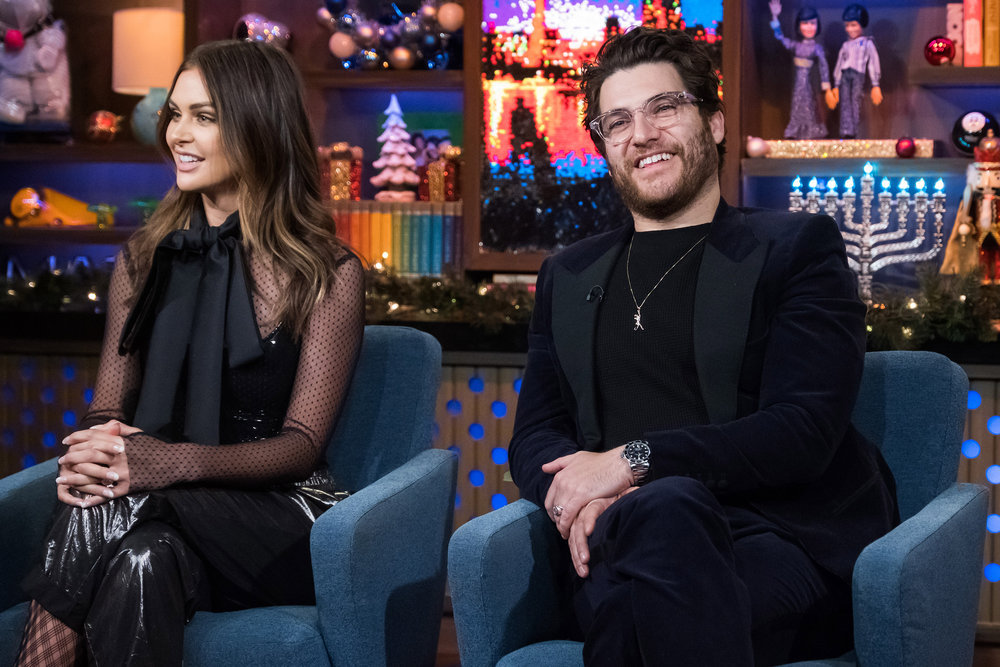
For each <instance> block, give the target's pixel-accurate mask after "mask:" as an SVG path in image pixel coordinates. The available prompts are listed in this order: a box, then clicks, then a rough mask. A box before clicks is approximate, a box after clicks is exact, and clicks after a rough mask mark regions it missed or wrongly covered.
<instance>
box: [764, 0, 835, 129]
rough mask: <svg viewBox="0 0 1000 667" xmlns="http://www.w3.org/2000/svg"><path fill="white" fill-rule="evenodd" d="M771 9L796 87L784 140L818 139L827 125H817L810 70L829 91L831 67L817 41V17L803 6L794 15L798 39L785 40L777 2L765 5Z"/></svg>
mask: <svg viewBox="0 0 1000 667" xmlns="http://www.w3.org/2000/svg"><path fill="white" fill-rule="evenodd" d="M768 6H769V7H770V9H771V29H772V30H773V31H774V36H775V37H776V38H777V39H778V40H780V41H781V43H782V44H783V45H784V46H785V48H786V49H788V50H789V51H791V52H792V62H793V63H794V64H795V86H794V88H793V89H792V108H791V118H790V119H789V121H788V126H787V127H786V128H785V138H786V139H820V138H822V137H825V136H826V134H827V131H826V125H824V124H823V123H822V122H820V118H819V108H818V105H817V104H816V91H815V88H814V86H815V84H814V83H813V81H812V80H811V79H812V73H813V70H814V69H815V70H818V72H819V81H820V87H822V89H823V90H824V91H827V95H829V91H830V66H829V65H828V64H827V62H826V54H825V53H824V52H823V47H822V46H821V45H820V43H819V42H817V41H816V35H818V34H819V31H820V25H819V14H817V13H816V10H815V9H813V8H812V7H803V8H802V9H800V10H799V12H798V14H796V15H795V33H796V34H797V35H798V36H799V37H801V40H798V41H797V40H794V39H789V38H788V37H785V36H784V35H783V34H782V32H781V24H780V23H778V14H780V13H781V2H780V0H771V2H769V3H768ZM828 103H829V102H828Z"/></svg>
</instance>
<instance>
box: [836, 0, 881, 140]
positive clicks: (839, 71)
mask: <svg viewBox="0 0 1000 667" xmlns="http://www.w3.org/2000/svg"><path fill="white" fill-rule="evenodd" d="M843 20H844V32H846V33H847V41H846V42H844V43H843V44H842V45H841V46H840V53H839V54H838V55H837V65H836V67H834V68H833V85H834V88H833V90H832V91H830V92H831V93H832V94H831V95H828V96H827V106H829V107H830V108H831V109H834V108H836V106H837V104H839V103H840V102H841V101H843V104H842V105H841V107H840V136H841V137H842V138H844V139H853V138H854V137H856V136H858V127H859V125H860V123H861V96H862V91H863V89H864V86H865V72H867V73H868V78H869V79H871V82H872V90H871V98H872V104H874V105H875V106H878V105H880V104H882V88H881V86H880V85H879V82H880V80H881V78H882V65H881V63H880V62H879V57H878V50H877V49H876V48H875V42H874V41H872V38H871V37H866V36H865V35H864V34H862V31H863V30H864V29H865V28H867V27H868V10H867V9H865V7H864V6H863V5H859V4H850V5H847V7H845V8H844V15H843Z"/></svg>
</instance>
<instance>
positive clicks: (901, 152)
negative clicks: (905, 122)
mask: <svg viewBox="0 0 1000 667" xmlns="http://www.w3.org/2000/svg"><path fill="white" fill-rule="evenodd" d="M916 154H917V142H915V141H914V140H913V137H900V138H899V141H897V142H896V155H898V156H899V157H904V158H905V157H913V156H914V155H916Z"/></svg>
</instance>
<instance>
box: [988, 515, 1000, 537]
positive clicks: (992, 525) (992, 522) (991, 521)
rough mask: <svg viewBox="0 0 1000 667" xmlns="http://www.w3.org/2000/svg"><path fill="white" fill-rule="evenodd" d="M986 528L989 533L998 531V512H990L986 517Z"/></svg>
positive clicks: (999, 527)
mask: <svg viewBox="0 0 1000 667" xmlns="http://www.w3.org/2000/svg"><path fill="white" fill-rule="evenodd" d="M986 530H988V531H990V532H991V533H1000V514H991V515H989V516H988V517H986Z"/></svg>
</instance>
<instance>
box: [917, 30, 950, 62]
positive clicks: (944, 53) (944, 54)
mask: <svg viewBox="0 0 1000 667" xmlns="http://www.w3.org/2000/svg"><path fill="white" fill-rule="evenodd" d="M924 58H927V62H929V63H930V64H931V65H944V64H947V63H950V62H951V61H952V60H954V59H955V42H953V41H951V40H950V39H948V38H947V37H944V36H942V35H938V36H937V37H931V41H929V42H927V45H926V46H925V47H924Z"/></svg>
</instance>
